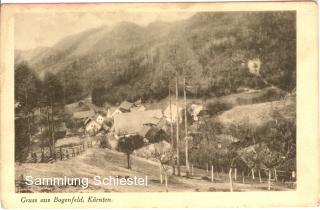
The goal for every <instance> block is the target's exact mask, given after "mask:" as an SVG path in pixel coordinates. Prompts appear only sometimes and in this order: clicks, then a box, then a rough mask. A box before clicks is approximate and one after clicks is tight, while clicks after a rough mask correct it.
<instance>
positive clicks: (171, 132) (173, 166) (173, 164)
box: [169, 82, 176, 175]
mask: <svg viewBox="0 0 320 210" xmlns="http://www.w3.org/2000/svg"><path fill="white" fill-rule="evenodd" d="M170 85H171V84H170V82H169V108H170V143H171V148H172V149H173V148H174V143H173V125H172V109H171V87H170ZM172 173H173V175H175V174H176V170H175V163H174V160H172Z"/></svg>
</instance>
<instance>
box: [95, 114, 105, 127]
mask: <svg viewBox="0 0 320 210" xmlns="http://www.w3.org/2000/svg"><path fill="white" fill-rule="evenodd" d="M104 119H105V118H104V117H103V116H102V115H101V114H98V116H97V118H96V122H97V123H98V124H100V125H102V124H103V122H104Z"/></svg>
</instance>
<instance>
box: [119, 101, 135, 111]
mask: <svg viewBox="0 0 320 210" xmlns="http://www.w3.org/2000/svg"><path fill="white" fill-rule="evenodd" d="M133 106H134V104H133V103H130V102H128V101H123V102H122V103H121V104H120V106H119V108H118V109H119V110H120V111H121V112H122V113H125V112H130V109H131V107H133Z"/></svg>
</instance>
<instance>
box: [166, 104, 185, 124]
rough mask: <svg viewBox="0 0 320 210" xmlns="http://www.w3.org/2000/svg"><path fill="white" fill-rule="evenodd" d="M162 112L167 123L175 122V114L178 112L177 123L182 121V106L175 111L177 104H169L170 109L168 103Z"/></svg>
mask: <svg viewBox="0 0 320 210" xmlns="http://www.w3.org/2000/svg"><path fill="white" fill-rule="evenodd" d="M163 114H164V116H165V117H166V119H167V121H168V122H169V123H171V122H172V123H175V122H176V120H177V115H178V114H179V123H181V122H182V114H183V113H182V108H181V107H179V108H178V112H177V106H176V105H175V104H171V111H170V105H168V107H167V108H166V109H165V110H164V113H163Z"/></svg>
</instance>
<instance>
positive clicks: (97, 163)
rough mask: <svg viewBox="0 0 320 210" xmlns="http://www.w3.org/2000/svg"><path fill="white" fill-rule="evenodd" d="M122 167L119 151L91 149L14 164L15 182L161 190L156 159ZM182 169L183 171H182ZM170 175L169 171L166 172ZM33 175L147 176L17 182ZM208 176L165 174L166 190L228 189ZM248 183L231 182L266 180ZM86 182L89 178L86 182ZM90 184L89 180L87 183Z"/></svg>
mask: <svg viewBox="0 0 320 210" xmlns="http://www.w3.org/2000/svg"><path fill="white" fill-rule="evenodd" d="M125 167H126V157H125V155H124V154H123V153H119V152H115V151H112V150H108V149H99V148H92V149H88V150H86V151H85V152H84V153H83V154H81V155H79V156H77V157H75V158H71V159H69V160H64V161H57V162H55V163H43V164H32V163H25V164H19V163H16V172H15V175H16V184H17V186H18V187H17V190H18V191H20V192H149V191H151V192H152V191H153V192H165V191H166V190H165V186H164V184H162V185H161V184H160V180H159V165H158V163H156V162H153V161H150V160H146V159H143V158H139V157H135V156H132V170H128V169H126V168H125ZM182 171H183V170H182ZM170 174H171V172H170ZM22 175H23V176H24V177H26V176H32V177H33V178H36V177H40V178H43V177H64V176H67V177H88V178H89V179H90V180H91V181H92V178H93V177H94V176H101V177H109V176H114V177H116V176H121V177H126V176H130V177H133V176H137V177H145V176H148V186H105V185H101V186H95V185H92V184H91V185H90V184H89V187H88V188H87V189H82V188H81V186H67V187H58V186H55V187H50V186H48V187H43V186H40V187H39V186H35V185H33V186H26V185H24V184H23V183H22V182H21V176H22ZM206 176H209V174H208V173H206V172H205V171H204V170H201V169H195V175H194V176H193V177H192V178H190V179H187V178H184V177H177V176H172V175H169V177H168V186H169V187H168V188H169V192H170V191H189V192H192V191H228V190H229V183H228V180H227V176H226V175H224V174H219V175H218V174H216V178H215V183H211V182H210V181H208V180H209V178H206V179H202V178H201V177H206ZM245 179H246V182H247V183H249V182H250V185H248V184H242V183H240V182H241V180H240V179H239V182H237V183H235V184H234V187H235V190H236V191H247V190H266V183H262V184H258V183H255V182H252V181H249V180H248V178H247V177H246V178H245ZM89 182H90V181H89ZM91 183H92V182H91ZM280 189H281V190H289V189H288V188H285V187H283V186H274V190H280Z"/></svg>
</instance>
